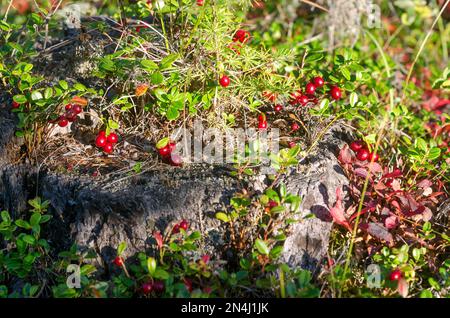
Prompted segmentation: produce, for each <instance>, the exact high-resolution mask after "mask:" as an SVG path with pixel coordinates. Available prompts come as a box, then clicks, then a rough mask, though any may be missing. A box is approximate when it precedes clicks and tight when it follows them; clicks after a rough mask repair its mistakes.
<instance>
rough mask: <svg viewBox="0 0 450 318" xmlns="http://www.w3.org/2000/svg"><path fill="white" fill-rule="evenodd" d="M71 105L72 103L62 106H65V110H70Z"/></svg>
mask: <svg viewBox="0 0 450 318" xmlns="http://www.w3.org/2000/svg"><path fill="white" fill-rule="evenodd" d="M72 107H73V105H72V104H67V105H66V106H65V107H64V108H65V109H66V110H71V109H72Z"/></svg>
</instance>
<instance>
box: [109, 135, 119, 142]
mask: <svg viewBox="0 0 450 318" xmlns="http://www.w3.org/2000/svg"><path fill="white" fill-rule="evenodd" d="M107 140H108V142H109V143H112V144H116V143H117V142H118V141H119V137H118V136H117V134H115V133H110V134H109V135H108V137H107Z"/></svg>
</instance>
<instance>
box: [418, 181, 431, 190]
mask: <svg viewBox="0 0 450 318" xmlns="http://www.w3.org/2000/svg"><path fill="white" fill-rule="evenodd" d="M432 185H433V182H431V181H430V180H428V179H424V180H422V181H420V182H419V183H417V187H418V188H422V189H425V188H430V187H431V186H432Z"/></svg>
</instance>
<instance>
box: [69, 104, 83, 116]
mask: <svg viewBox="0 0 450 318" xmlns="http://www.w3.org/2000/svg"><path fill="white" fill-rule="evenodd" d="M72 110H73V112H74V113H75V114H76V115H78V114H81V112H83V108H81V106H80V105H73V107H72Z"/></svg>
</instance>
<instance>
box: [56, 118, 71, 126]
mask: <svg viewBox="0 0 450 318" xmlns="http://www.w3.org/2000/svg"><path fill="white" fill-rule="evenodd" d="M68 124H69V121H68V120H67V118H65V117H64V116H61V117H60V118H59V120H58V126H59V127H66V126H67V125H68Z"/></svg>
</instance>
